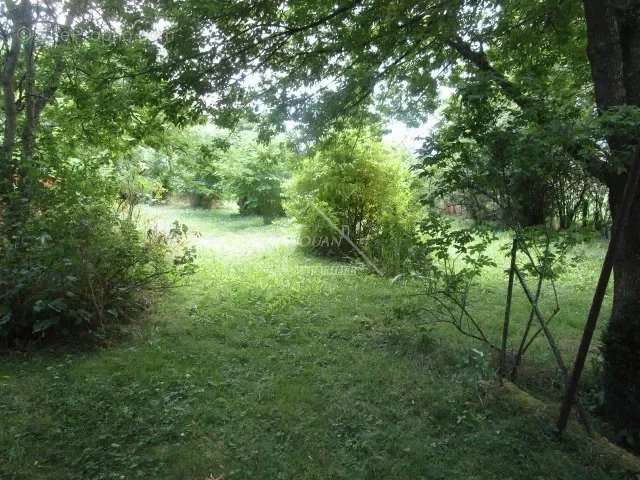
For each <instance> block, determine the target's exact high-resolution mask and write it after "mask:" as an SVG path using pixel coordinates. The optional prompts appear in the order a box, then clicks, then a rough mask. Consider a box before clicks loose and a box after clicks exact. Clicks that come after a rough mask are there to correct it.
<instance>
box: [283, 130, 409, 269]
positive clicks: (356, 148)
mask: <svg viewBox="0 0 640 480" xmlns="http://www.w3.org/2000/svg"><path fill="white" fill-rule="evenodd" d="M415 197H416V195H415V193H414V191H413V189H412V178H411V176H410V173H409V171H408V168H407V166H406V165H405V164H404V163H403V159H402V156H401V154H400V153H399V152H397V151H395V150H393V149H391V148H388V147H386V146H385V145H383V144H382V143H381V142H380V141H379V140H377V139H376V138H375V137H374V136H373V135H372V134H370V133H368V132H361V131H355V130H346V131H344V132H342V133H339V134H335V135H333V136H331V137H330V138H328V139H326V140H325V141H324V142H323V144H322V146H321V148H320V149H319V150H318V151H317V152H316V153H315V155H312V156H310V157H308V158H306V159H305V160H304V161H303V163H302V165H301V167H300V168H299V170H298V171H297V172H296V174H295V176H294V179H293V181H292V183H291V189H290V200H289V201H288V203H287V209H288V211H289V212H290V214H291V215H292V216H293V217H294V218H295V219H296V220H297V221H298V223H300V225H301V226H302V231H301V243H302V245H303V246H306V247H309V248H311V249H312V250H314V251H316V252H318V253H321V254H325V255H331V256H352V255H354V253H355V252H354V250H355V249H354V247H353V245H355V246H356V247H358V249H362V250H363V251H365V252H366V253H367V254H369V255H371V256H373V257H374V258H375V259H376V260H378V261H379V262H380V263H381V264H382V265H384V267H385V269H386V270H387V271H391V270H398V269H399V268H400V267H401V266H402V263H403V262H404V261H405V260H407V259H408V257H409V255H410V250H411V248H412V246H413V245H414V226H415V224H416V220H417V214H418V208H417V204H418V202H417V201H416V198H415ZM340 232H342V234H341V233H340ZM344 237H348V238H349V240H350V242H349V241H346V239H345V238H344ZM352 244H353V245H352Z"/></svg>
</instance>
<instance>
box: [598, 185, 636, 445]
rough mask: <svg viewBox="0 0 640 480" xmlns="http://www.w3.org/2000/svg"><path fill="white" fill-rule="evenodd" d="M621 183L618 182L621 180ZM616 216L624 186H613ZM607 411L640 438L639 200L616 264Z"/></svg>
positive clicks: (607, 342)
mask: <svg viewBox="0 0 640 480" xmlns="http://www.w3.org/2000/svg"><path fill="white" fill-rule="evenodd" d="M618 183H619V182H618ZM610 195H611V198H610V205H611V209H612V214H613V216H614V218H615V212H616V210H617V206H618V205H619V204H620V198H621V196H622V187H621V186H619V185H614V186H612V188H611V190H610ZM603 346H604V348H603V354H604V360H605V365H604V378H603V381H604V393H605V413H606V415H607V417H608V418H609V419H610V421H611V422H612V423H613V425H614V427H616V430H617V431H618V432H623V433H625V434H626V435H631V436H632V437H635V439H636V440H637V439H638V438H640V199H636V202H635V205H634V207H633V209H632V212H631V218H630V220H629V223H628V225H627V227H626V229H625V233H624V236H623V239H622V245H621V248H620V251H619V253H618V256H617V259H616V262H615V264H614V297H613V311H612V314H611V318H610V320H609V324H608V326H607V330H606V332H605V334H604V336H603Z"/></svg>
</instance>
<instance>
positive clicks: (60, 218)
mask: <svg viewBox="0 0 640 480" xmlns="http://www.w3.org/2000/svg"><path fill="white" fill-rule="evenodd" d="M82 170H83V172H84V173H80V172H78V175H76V176H75V178H74V177H73V176H72V175H70V174H67V175H66V176H65V182H64V183H61V184H58V185H55V186H54V187H52V188H50V189H48V190H46V189H43V192H41V194H40V198H38V199H34V203H37V204H39V205H46V207H41V208H39V209H38V210H37V212H35V214H31V215H28V216H25V219H26V220H25V221H24V223H22V224H21V225H20V226H19V228H18V230H17V231H18V235H17V236H16V237H14V238H7V237H6V236H5V237H2V236H0V337H4V338H5V339H8V341H9V342H10V343H11V342H12V341H13V340H15V339H16V338H26V337H42V336H45V335H50V334H54V333H62V334H64V333H68V332H72V331H77V330H92V329H94V328H96V327H100V326H103V325H105V324H107V323H109V322H113V321H117V320H123V319H124V318H126V317H127V316H129V315H130V314H131V313H132V312H134V311H136V310H137V309H139V308H140V307H141V305H142V302H141V300H142V298H141V293H142V292H144V291H148V290H150V289H157V288H165V287H168V286H170V285H171V284H172V283H174V282H175V281H176V280H177V279H178V278H180V277H182V276H184V275H187V274H189V273H191V272H192V271H193V268H194V251H193V249H192V248H190V247H188V245H187V244H186V242H185V238H186V234H187V230H186V227H183V226H181V225H174V227H173V228H172V229H171V231H170V232H167V233H163V232H160V231H157V230H156V229H153V228H151V229H148V230H147V231H146V232H143V231H141V230H140V229H139V228H138V226H137V225H136V222H135V221H134V220H133V219H132V218H131V217H129V216H126V215H122V214H121V213H120V212H119V211H118V210H117V209H116V208H115V207H114V206H113V201H112V200H110V199H112V198H114V197H115V196H114V195H112V196H108V195H107V193H108V192H107V191H106V190H105V189H103V190H102V191H97V190H100V188H97V187H96V185H99V184H100V183H99V182H100V181H102V183H105V178H104V177H102V178H96V177H97V175H93V176H92V175H91V174H89V173H88V169H86V170H85V169H82ZM82 175H86V176H85V177H84V178H80V177H81V176H82ZM116 188H117V186H114V189H116ZM90 189H94V192H92V194H91V195H87V194H86V192H87V191H90ZM0 220H1V219H0Z"/></svg>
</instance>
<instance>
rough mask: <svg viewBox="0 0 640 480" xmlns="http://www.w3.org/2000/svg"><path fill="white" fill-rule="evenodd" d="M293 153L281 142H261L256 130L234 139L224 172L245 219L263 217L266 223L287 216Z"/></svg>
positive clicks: (249, 130)
mask: <svg viewBox="0 0 640 480" xmlns="http://www.w3.org/2000/svg"><path fill="white" fill-rule="evenodd" d="M290 157H291V151H290V149H289V148H288V145H287V143H286V142H285V141H284V139H282V138H275V139H272V141H271V142H269V143H261V142H259V141H258V135H257V132H256V130H255V129H244V130H241V131H240V132H239V133H238V134H236V135H235V136H234V137H233V138H232V139H231V144H230V148H229V150H228V152H227V154H226V157H225V160H224V163H223V168H224V171H225V174H224V177H225V181H226V183H227V190H228V193H229V194H230V195H231V196H232V197H234V198H235V199H236V201H237V202H238V207H239V209H240V213H241V214H243V215H260V216H262V218H263V219H264V222H265V223H270V222H271V221H272V220H273V219H274V218H276V217H279V216H282V215H284V208H283V206H282V204H283V196H284V192H283V182H284V181H285V179H286V178H287V175H288V168H287V167H288V164H289V159H290Z"/></svg>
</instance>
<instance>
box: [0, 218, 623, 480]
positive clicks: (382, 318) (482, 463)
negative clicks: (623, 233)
mask: <svg viewBox="0 0 640 480" xmlns="http://www.w3.org/2000/svg"><path fill="white" fill-rule="evenodd" d="M145 215H147V216H149V217H152V218H156V219H157V221H158V222H159V223H161V224H168V223H170V222H171V221H172V220H173V219H176V218H177V219H180V220H181V221H183V222H185V223H187V224H189V225H190V226H191V227H192V229H193V230H196V231H199V232H200V233H201V236H200V237H199V238H198V239H197V240H196V242H197V244H198V247H199V255H200V259H199V263H200V269H199V272H198V273H197V274H196V275H195V277H193V278H192V279H191V280H190V281H189V284H188V285H186V286H184V287H181V288H178V289H176V290H172V291H169V292H166V293H164V294H163V295H161V296H159V298H157V299H156V300H155V302H154V304H153V307H152V308H151V309H150V310H149V311H148V312H147V313H146V314H145V315H144V319H143V321H139V322H136V323H135V324H133V325H130V326H129V327H128V330H129V332H128V335H126V337H125V338H124V339H122V340H119V341H113V342H111V343H110V344H109V345H108V346H103V347H100V348H95V349H90V350H87V349H83V350H82V349H81V350H77V349H76V350H77V351H76V350H70V349H66V350H65V349H60V348H57V349H44V350H41V351H38V352H37V353H30V354H28V355H26V354H24V355H22V354H15V353H14V354H11V355H6V356H4V357H3V358H2V363H1V365H0V419H1V420H0V422H1V423H0V478H1V479H2V480H9V479H29V480H34V479H45V478H46V479H83V480H84V479H136V478H144V479H154V480H155V479H200V480H205V479H210V480H213V479H224V480H230V479H265V480H271V479H296V480H301V479H349V480H353V479H365V478H366V479H407V480H409V479H501V480H507V479H571V480H574V479H578V478H579V479H606V478H625V477H624V474H623V472H621V470H620V468H619V467H618V466H617V465H616V464H615V463H611V462H609V461H607V460H605V459H604V458H601V457H600V456H599V455H598V454H597V452H595V451H593V450H592V446H591V443H590V442H589V441H587V440H585V439H584V438H583V437H582V436H573V437H568V438H566V439H565V440H564V441H562V442H558V441H555V440H554V439H553V436H552V430H551V425H550V424H549V422H548V421H546V420H545V419H544V418H541V417H539V416H537V415H531V414H529V413H526V412H525V410H523V409H522V407H521V406H520V405H518V404H517V403H515V402H513V401H511V400H510V399H509V398H508V397H507V396H505V395H502V394H500V391H499V390H498V389H496V388H494V387H491V386H488V385H489V383H488V382H485V381H484V379H486V378H487V377H490V376H491V368H492V367H491V359H490V355H489V354H488V353H487V352H484V351H483V348H482V347H481V346H480V345H479V344H477V343H476V342H474V341H472V340H469V339H466V338H463V337H460V336H459V335H458V334H457V333H455V332H453V331H452V329H450V328H449V327H448V326H446V325H439V326H434V325H432V324H431V323H430V322H429V321H428V319H427V318H426V317H425V316H424V314H423V313H422V312H421V307H422V304H421V302H424V299H423V298H421V297H417V296H407V295H406V288H404V287H402V286H400V285H393V284H391V283H390V282H389V280H387V279H383V278H379V277H376V276H374V275H371V274H365V273H361V272H354V271H350V270H346V269H343V270H340V269H337V268H335V267H336V264H332V263H330V262H328V261H324V260H319V259H315V258H312V257H309V256H305V255H304V254H303V253H302V252H300V251H299V250H298V249H297V248H296V245H295V228H294V227H293V226H292V225H290V224H288V223H287V222H286V221H280V222H276V223H275V224H273V225H270V226H263V225H262V222H261V220H260V219H259V218H253V217H248V218H247V217H240V216H238V215H236V214H235V213H234V212H232V211H230V210H218V211H213V212H211V211H195V210H190V209H183V208H178V207H163V208H150V209H147V210H146V211H145ZM581 248H582V249H583V250H584V252H583V253H584V258H583V260H582V261H581V262H579V263H578V264H577V265H576V266H575V267H573V268H572V269H571V270H570V271H569V272H568V274H567V275H566V276H565V278H563V280H562V281H561V282H560V285H559V294H560V297H561V303H562V307H563V310H562V312H561V314H560V315H559V316H558V318H557V320H555V324H554V325H555V326H554V330H555V332H556V333H557V335H558V337H559V338H561V340H562V341H561V342H560V343H561V346H562V349H563V351H564V352H565V354H566V355H567V359H568V360H569V359H571V358H572V354H573V351H574V350H575V345H576V342H577V340H578V338H579V335H580V332H581V327H582V324H583V322H584V318H585V315H586V310H587V308H588V305H589V301H590V297H591V294H592V291H593V285H594V284H595V278H596V275H597V273H598V262H599V259H600V258H601V255H602V249H603V245H600V244H597V245H588V246H585V247H581ZM496 255H497V256H498V254H497V253H496ZM504 287H505V278H504V274H503V273H502V272H501V271H500V269H496V271H494V272H490V273H488V274H487V275H486V277H485V278H483V282H482V285H481V287H480V289H479V291H478V293H477V294H476V302H475V308H476V311H478V312H479V314H480V316H481V317H482V318H485V319H486V321H487V322H489V324H490V326H489V331H490V332H491V333H492V335H497V334H498V331H499V328H500V323H501V320H502V316H503V312H502V308H503V307H502V305H503V296H504ZM526 316H527V310H526V308H525V305H524V299H523V297H522V295H521V294H518V296H517V308H516V312H515V320H514V321H515V323H516V325H515V328H521V326H522V324H523V323H524V318H525V317H526ZM474 349H475V350H474ZM527 362H528V363H527V364H526V365H525V367H526V368H525V371H524V373H523V379H522V382H523V384H524V385H526V386H527V387H528V388H530V389H532V390H533V391H535V392H537V393H539V394H540V395H543V396H546V397H548V398H549V399H552V398H555V397H557V395H558V393H559V389H558V376H557V373H556V371H555V369H554V368H553V361H552V358H551V355H550V354H549V351H548V349H547V348H546V347H545V345H544V342H543V341H540V342H538V344H537V345H536V346H535V347H534V349H533V351H532V355H531V357H530V359H528V360H527Z"/></svg>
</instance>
